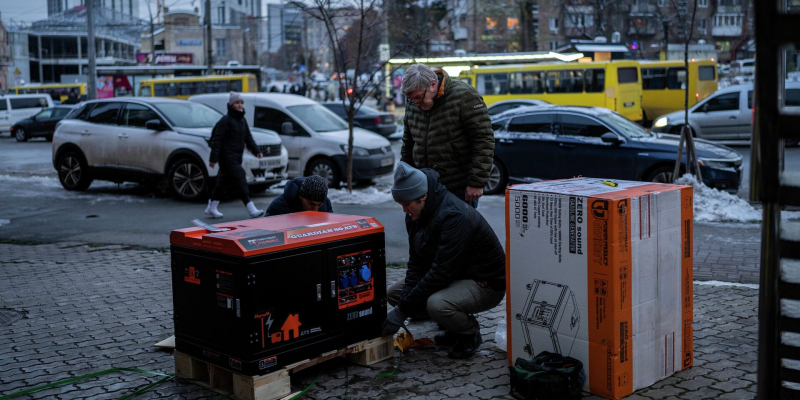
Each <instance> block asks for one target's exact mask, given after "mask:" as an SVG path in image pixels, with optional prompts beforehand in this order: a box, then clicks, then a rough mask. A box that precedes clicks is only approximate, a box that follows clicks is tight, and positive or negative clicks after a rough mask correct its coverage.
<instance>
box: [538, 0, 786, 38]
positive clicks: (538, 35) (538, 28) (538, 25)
mask: <svg viewBox="0 0 800 400" xmlns="http://www.w3.org/2000/svg"><path fill="white" fill-rule="evenodd" d="M798 1H800V0H798ZM533 36H534V37H539V18H534V19H533Z"/></svg>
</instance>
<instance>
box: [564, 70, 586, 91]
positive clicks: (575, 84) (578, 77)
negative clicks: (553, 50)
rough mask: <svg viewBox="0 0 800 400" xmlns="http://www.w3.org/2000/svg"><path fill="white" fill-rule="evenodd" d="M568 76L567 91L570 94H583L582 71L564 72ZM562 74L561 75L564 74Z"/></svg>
mask: <svg viewBox="0 0 800 400" xmlns="http://www.w3.org/2000/svg"><path fill="white" fill-rule="evenodd" d="M564 72H566V73H567V74H568V76H569V81H570V83H571V86H570V87H569V88H568V89H567V92H570V93H583V71H581V70H575V71H564ZM564 72H562V74H563V73H564Z"/></svg>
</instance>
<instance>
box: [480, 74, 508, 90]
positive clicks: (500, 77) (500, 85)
mask: <svg viewBox="0 0 800 400" xmlns="http://www.w3.org/2000/svg"><path fill="white" fill-rule="evenodd" d="M477 78H478V93H480V94H483V95H493V94H507V93H508V74H505V73H503V74H478V77H477Z"/></svg>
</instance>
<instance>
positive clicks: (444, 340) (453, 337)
mask: <svg viewBox="0 0 800 400" xmlns="http://www.w3.org/2000/svg"><path fill="white" fill-rule="evenodd" d="M459 336H461V335H459V334H457V333H454V332H450V331H444V332H442V333H440V334H438V335H436V336H434V337H433V341H434V343H436V345H437V346H442V347H452V346H453V345H454V344H456V342H457V341H458V338H459Z"/></svg>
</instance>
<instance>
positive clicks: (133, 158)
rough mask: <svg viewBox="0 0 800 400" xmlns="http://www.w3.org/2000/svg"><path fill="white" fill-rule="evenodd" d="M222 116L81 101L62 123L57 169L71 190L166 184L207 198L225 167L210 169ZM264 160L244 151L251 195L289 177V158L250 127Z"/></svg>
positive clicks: (183, 104)
mask: <svg viewBox="0 0 800 400" xmlns="http://www.w3.org/2000/svg"><path fill="white" fill-rule="evenodd" d="M220 118H222V114H220V113H218V112H217V111H215V110H214V109H212V108H210V107H207V106H205V105H202V104H197V103H192V102H188V101H184V100H174V99H163V98H146V99H145V98H125V99H123V98H115V99H106V100H95V101H88V102H84V103H81V104H80V105H78V106H76V107H75V109H74V110H72V112H70V113H69V115H67V117H66V118H64V119H63V120H62V121H61V122H59V123H58V125H57V126H56V131H55V134H54V137H53V166H54V167H55V168H56V170H57V171H58V178H59V180H60V181H61V185H62V186H64V188H65V189H67V190H86V188H88V187H89V185H90V184H91V183H92V180H94V179H101V180H109V181H112V182H125V181H132V182H156V183H160V182H165V183H166V186H167V187H168V188H169V189H171V190H172V192H174V193H175V195H176V196H178V197H179V198H180V199H182V200H202V199H205V197H206V195H207V194H206V191H207V190H209V189H210V188H212V181H213V180H214V178H215V177H216V176H217V173H218V172H219V166H215V167H214V168H209V167H208V158H209V156H210V155H211V148H210V147H209V146H208V141H209V139H210V138H211V131H212V129H213V128H214V125H215V124H216V123H217V121H219V119H220ZM251 131H252V134H253V139H254V140H255V142H256V144H257V145H258V147H259V148H260V150H261V153H262V154H263V156H264V157H263V158H261V159H258V158H256V157H255V156H254V155H253V154H250V152H249V151H247V150H245V152H244V157H243V159H242V167H243V168H244V170H245V174H246V177H247V183H248V184H249V185H250V188H251V190H253V191H263V190H266V188H267V187H268V186H269V185H270V184H272V183H274V182H277V181H280V180H282V179H286V177H287V166H288V164H289V153H288V152H287V151H286V148H285V147H283V145H282V144H281V139H280V137H279V136H278V135H277V134H276V133H275V132H272V131H269V130H266V129H252V130H251Z"/></svg>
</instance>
